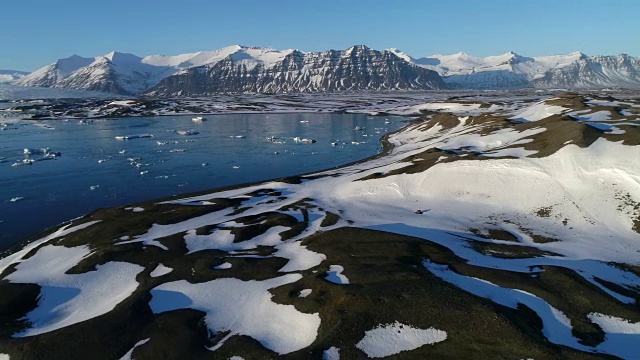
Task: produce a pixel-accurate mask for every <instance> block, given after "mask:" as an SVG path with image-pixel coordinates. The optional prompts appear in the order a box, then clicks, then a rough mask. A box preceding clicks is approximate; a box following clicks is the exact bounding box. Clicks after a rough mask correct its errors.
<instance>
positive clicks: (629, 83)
mask: <svg viewBox="0 0 640 360" xmlns="http://www.w3.org/2000/svg"><path fill="white" fill-rule="evenodd" d="M389 51H390V52H393V53H394V54H396V55H398V56H399V57H402V58H403V59H405V60H406V61H409V62H411V63H414V64H416V65H419V66H422V67H424V68H427V69H430V70H434V71H437V72H438V73H439V74H440V76H442V77H443V79H444V81H445V82H446V83H447V84H448V85H449V86H450V87H452V88H456V89H513V88H527V87H535V88H554V87H568V88H601V87H631V88H638V87H640V59H638V58H633V57H631V56H629V55H626V54H621V55H618V56H587V55H585V54H583V53H581V52H574V53H571V54H568V55H551V56H541V57H533V58H531V57H525V56H521V55H518V54H516V53H514V52H508V53H505V54H502V55H498V56H489V57H486V58H477V57H473V56H471V55H469V54H465V53H457V54H453V55H432V56H428V57H423V58H419V59H415V58H412V57H411V56H409V55H407V54H405V53H403V52H402V51H400V50H398V49H389Z"/></svg>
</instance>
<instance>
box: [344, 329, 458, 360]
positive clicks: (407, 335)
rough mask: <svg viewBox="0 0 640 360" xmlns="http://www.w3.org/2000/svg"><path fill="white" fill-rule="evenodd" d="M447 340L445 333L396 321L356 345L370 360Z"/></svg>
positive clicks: (368, 334)
mask: <svg viewBox="0 0 640 360" xmlns="http://www.w3.org/2000/svg"><path fill="white" fill-rule="evenodd" d="M446 339H447V333H446V332H445V331H442V330H438V329H435V328H433V327H430V328H428V329H424V330H423V329H416V328H414V327H412V326H410V325H404V324H401V323H399V322H397V321H396V322H395V323H393V324H388V325H384V326H378V327H377V328H375V329H373V330H369V331H367V332H365V335H364V338H362V340H360V342H358V343H357V344H356V347H357V348H358V349H360V350H362V351H364V353H365V354H367V356H368V357H370V358H381V357H385V356H391V355H395V354H398V353H401V352H403V351H409V350H414V349H417V348H419V347H421V346H424V345H428V344H435V343H438V342H441V341H445V340H446Z"/></svg>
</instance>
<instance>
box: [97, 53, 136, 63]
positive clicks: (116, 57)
mask: <svg viewBox="0 0 640 360" xmlns="http://www.w3.org/2000/svg"><path fill="white" fill-rule="evenodd" d="M102 57H104V58H107V59H109V60H110V61H111V62H112V63H114V64H123V63H139V62H140V61H142V58H140V57H138V56H136V55H133V54H129V53H122V52H117V51H112V52H110V53H108V54H106V55H103V56H102Z"/></svg>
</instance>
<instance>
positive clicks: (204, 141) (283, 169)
mask: <svg viewBox="0 0 640 360" xmlns="http://www.w3.org/2000/svg"><path fill="white" fill-rule="evenodd" d="M207 119H208V121H204V122H202V123H194V122H193V121H192V120H191V116H175V117H151V118H125V119H109V120H94V121H93V122H92V123H90V124H86V125H83V124H80V123H79V121H77V120H69V121H62V120H51V121H39V122H32V121H20V122H14V123H9V124H8V126H6V127H4V130H1V131H0V249H3V248H6V247H8V246H10V245H11V244H13V243H15V242H17V241H19V240H21V239H23V238H25V237H26V236H29V235H31V234H33V233H35V232H38V231H41V230H43V229H45V228H47V227H50V226H54V225H56V224H58V223H60V222H63V221H65V220H69V219H72V218H74V217H77V216H81V215H83V214H86V213H88V212H90V211H92V210H94V209H96V208H102V207H109V206H120V205H125V204H129V203H134V202H139V201H145V200H150V199H154V198H159V197H166V196H170V195H176V194H181V193H186V192H192V191H199V190H206V189H211V188H215V187H219V186H226V185H232V184H239V183H244V182H250V181H258V180H266V179H270V178H276V177H283V176H289V175H295V174H300V173H305V172H309V171H316V170H321V169H326V168H330V167H335V166H338V165H342V164H345V163H348V162H351V161H355V160H359V159H362V158H365V157H367V156H370V155H373V154H375V153H377V152H378V151H379V150H380V143H379V139H380V137H381V136H382V135H383V134H384V133H386V132H390V131H394V130H396V129H398V128H400V127H401V126H402V122H401V120H402V118H397V117H396V118H394V117H389V118H387V119H388V120H389V122H390V123H389V124H385V118H381V117H375V118H368V117H367V116H365V115H351V114H348V115H343V114H268V115H265V114H234V115H216V116H207ZM0 120H1V119H0ZM356 127H363V128H365V129H364V130H363V131H354V128H356ZM178 130H195V131H198V132H199V133H198V134H196V135H188V136H185V135H180V134H178V133H177V132H176V131H178ZM138 134H152V135H153V137H151V138H138V139H133V140H124V141H123V140H116V139H115V137H116V136H123V135H138ZM365 134H366V135H368V136H365ZM267 136H275V137H277V138H279V139H281V140H282V141H284V142H285V143H284V144H276V143H274V142H272V141H269V140H267V139H266V138H267ZM296 136H298V137H300V138H309V139H314V140H316V141H317V142H316V143H313V144H303V143H295V142H294V141H293V137H296ZM336 141H338V142H339V145H338V146H332V145H331V143H332V142H336ZM352 142H359V143H360V142H364V143H362V144H358V145H354V144H352ZM25 148H31V149H39V148H49V149H50V150H51V151H52V152H60V153H61V154H62V156H60V157H58V158H56V159H55V160H42V161H36V162H34V163H33V164H32V165H22V166H12V164H14V163H16V162H22V161H23V159H25V158H31V159H39V158H41V157H42V155H39V154H36V155H31V156H25V155H23V151H24V149H25ZM121 152H123V153H121ZM136 165H137V166H138V167H136ZM16 198H19V199H16ZM12 199H13V200H14V201H12Z"/></svg>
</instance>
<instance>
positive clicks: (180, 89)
mask: <svg viewBox="0 0 640 360" xmlns="http://www.w3.org/2000/svg"><path fill="white" fill-rule="evenodd" d="M0 76H2V75H0ZM11 81H13V82H14V84H16V85H21V86H39V87H55V88H67V89H80V90H93V91H103V92H111V93H118V94H129V95H138V94H146V95H158V96H177V95H191V96H196V95H208V94H218V93H247V92H260V93H283V92H333V91H354V90H433V89H520V88H583V89H590V88H605V87H615V88H640V59H639V58H634V57H631V56H629V55H626V54H621V55H617V56H587V55H585V54H583V53H580V52H575V53H572V54H568V55H551V56H543V57H534V58H531V57H525V56H521V55H518V54H516V53H514V52H508V53H505V54H502V55H498V56H490V57H486V58H476V57H473V56H470V55H468V54H465V53H458V54H453V55H433V56H429V57H423V58H413V57H411V56H409V55H407V54H405V53H403V52H402V51H400V50H398V49H393V48H392V49H388V50H383V51H378V50H374V49H371V48H368V47H366V46H361V45H360V46H353V47H350V48H348V49H346V50H328V51H325V52H308V53H305V52H301V51H298V50H293V49H288V50H275V49H269V48H256V47H245V46H240V45H233V46H229V47H225V48H222V49H218V50H213V51H201V52H197V53H189V54H181V55H176V56H165V55H152V56H147V57H138V56H136V55H133V54H126V53H119V52H111V53H108V54H106V55H102V56H97V57H94V58H84V57H80V56H77V55H73V56H71V57H69V58H66V59H60V60H57V61H56V62H54V63H52V64H50V65H47V66H45V67H43V68H41V69H39V70H36V71H34V72H33V73H31V74H28V75H26V76H24V77H21V78H20V76H18V77H15V78H13V79H11Z"/></svg>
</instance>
